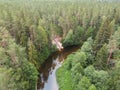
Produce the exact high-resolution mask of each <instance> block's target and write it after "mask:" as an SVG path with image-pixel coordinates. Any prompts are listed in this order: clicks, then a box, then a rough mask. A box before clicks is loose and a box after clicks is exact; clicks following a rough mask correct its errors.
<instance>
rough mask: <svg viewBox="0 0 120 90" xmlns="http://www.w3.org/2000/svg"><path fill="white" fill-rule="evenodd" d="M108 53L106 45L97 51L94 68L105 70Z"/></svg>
mask: <svg viewBox="0 0 120 90" xmlns="http://www.w3.org/2000/svg"><path fill="white" fill-rule="evenodd" d="M107 59H108V51H107V46H106V44H105V45H104V46H103V47H102V48H101V49H100V50H99V51H98V53H97V56H96V58H95V60H96V61H95V63H94V64H95V66H96V68H98V69H103V70H104V69H107Z"/></svg>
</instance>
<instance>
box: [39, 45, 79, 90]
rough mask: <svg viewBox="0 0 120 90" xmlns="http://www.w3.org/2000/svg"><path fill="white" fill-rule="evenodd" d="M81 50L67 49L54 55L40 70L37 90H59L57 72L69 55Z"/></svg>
mask: <svg viewBox="0 0 120 90" xmlns="http://www.w3.org/2000/svg"><path fill="white" fill-rule="evenodd" d="M79 48H80V47H79V46H73V47H67V48H65V49H64V50H62V51H60V52H59V51H58V52H55V53H53V54H52V55H51V56H50V57H49V58H48V59H47V60H46V61H45V62H44V64H43V65H42V66H41V68H40V71H39V72H40V75H39V80H38V85H37V90H59V86H58V84H57V81H56V74H55V73H56V70H57V69H58V68H59V67H60V66H61V65H62V63H63V61H64V60H65V58H66V57H67V56H68V55H69V54H71V53H73V52H75V51H77V50H78V49H79Z"/></svg>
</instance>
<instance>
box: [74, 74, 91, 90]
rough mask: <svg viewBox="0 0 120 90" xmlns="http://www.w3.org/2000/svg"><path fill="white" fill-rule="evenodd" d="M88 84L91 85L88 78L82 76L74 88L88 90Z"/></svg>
mask: <svg viewBox="0 0 120 90" xmlns="http://www.w3.org/2000/svg"><path fill="white" fill-rule="evenodd" d="M90 85H91V83H90V80H89V79H88V78H87V77H85V76H83V77H82V79H81V80H80V82H79V84H78V85H77V89H76V90H88V88H89V87H90Z"/></svg>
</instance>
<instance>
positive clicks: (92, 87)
mask: <svg viewBox="0 0 120 90" xmlns="http://www.w3.org/2000/svg"><path fill="white" fill-rule="evenodd" d="M88 90H97V89H96V87H95V86H94V85H93V84H92V85H91V86H90V87H89V89H88Z"/></svg>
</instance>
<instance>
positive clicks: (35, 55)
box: [0, 0, 120, 90]
mask: <svg viewBox="0 0 120 90" xmlns="http://www.w3.org/2000/svg"><path fill="white" fill-rule="evenodd" d="M119 6H120V2H119V0H114V2H113V0H111V1H110V0H105V1H101V0H100V1H98V0H89V1H87V0H80V1H79V0H74V1H73V0H62V1H59V0H49V1H48V0H0V76H1V79H0V89H1V90H35V89H36V85H37V79H38V76H39V72H38V71H39V68H40V67H41V65H42V64H43V63H44V62H45V60H46V59H47V58H48V57H49V56H50V54H51V53H52V52H55V51H56V50H57V48H56V46H55V45H53V44H52V40H53V39H54V38H55V36H59V37H61V38H62V39H61V40H60V41H61V43H62V44H61V45H62V46H63V47H64V48H66V47H69V46H74V45H81V46H82V48H81V49H80V51H78V52H76V53H75V54H72V55H70V56H68V58H67V59H66V61H65V63H64V64H63V66H62V67H61V68H60V69H59V70H58V71H57V77H58V82H59V85H60V90H67V89H66V88H69V89H70V88H72V89H73V90H119V89H120V87H119V75H120V73H119V70H120V69H119V67H120V65H119V64H120V63H119V62H120V61H119V60H120V7H119ZM68 59H70V60H68ZM90 70H91V71H90ZM64 71H65V72H64ZM65 77H66V79H65ZM60 79H61V80H60ZM65 80H66V81H65ZM104 80H106V81H104ZM102 82H104V83H102ZM1 83H2V84H1ZM68 84H69V85H68ZM65 85H66V86H65ZM70 85H71V86H70ZM81 87H82V89H81ZM70 90H71V89H70Z"/></svg>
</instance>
